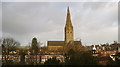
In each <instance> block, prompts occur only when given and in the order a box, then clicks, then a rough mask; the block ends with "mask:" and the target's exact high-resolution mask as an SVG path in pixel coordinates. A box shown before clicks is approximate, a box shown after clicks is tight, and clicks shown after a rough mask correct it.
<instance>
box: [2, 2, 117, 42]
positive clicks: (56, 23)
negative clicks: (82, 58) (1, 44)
mask: <svg viewBox="0 0 120 67" xmlns="http://www.w3.org/2000/svg"><path fill="white" fill-rule="evenodd" d="M68 6H69V7H70V12H71V17H72V23H73V25H74V32H75V39H77V38H81V39H82V40H83V43H84V44H85V43H91V44H95V43H98V42H99V43H100V42H105V41H106V42H111V41H112V40H117V28H116V27H117V25H118V24H117V23H118V22H117V4H116V3H114V2H113V3H112V2H68V3H67V2H13V3H9V2H8V3H3V7H2V8H3V10H2V11H3V13H2V14H3V16H2V18H3V22H2V26H3V27H2V28H3V36H4V37H5V36H11V37H13V38H15V39H17V40H18V41H20V42H21V43H22V44H23V43H28V42H30V41H31V38H32V37H34V36H36V37H37V38H38V40H40V41H42V40H43V41H47V40H64V26H65V21H66V9H67V7H68ZM110 29H112V30H111V31H110ZM105 31H106V32H109V33H110V35H109V38H106V37H103V36H108V35H107V34H106V32H105ZM101 32H103V33H101ZM94 35H95V36H94ZM98 35H99V36H98ZM113 36H115V37H113ZM103 38H104V39H105V40H104V39H103Z"/></svg>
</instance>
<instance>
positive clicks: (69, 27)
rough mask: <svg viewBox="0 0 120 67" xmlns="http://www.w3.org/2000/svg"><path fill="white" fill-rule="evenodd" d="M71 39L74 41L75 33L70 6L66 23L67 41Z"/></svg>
mask: <svg viewBox="0 0 120 67" xmlns="http://www.w3.org/2000/svg"><path fill="white" fill-rule="evenodd" d="M70 41H74V33H73V26H72V22H71V17H70V10H69V7H68V9H67V17H66V25H65V43H69V42H70Z"/></svg>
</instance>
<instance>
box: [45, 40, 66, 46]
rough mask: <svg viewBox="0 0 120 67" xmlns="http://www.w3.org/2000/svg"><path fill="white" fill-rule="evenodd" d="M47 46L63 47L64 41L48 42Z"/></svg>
mask: <svg viewBox="0 0 120 67" xmlns="http://www.w3.org/2000/svg"><path fill="white" fill-rule="evenodd" d="M47 45H48V46H63V45H64V41H48V42H47Z"/></svg>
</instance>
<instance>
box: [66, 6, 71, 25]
mask: <svg viewBox="0 0 120 67" xmlns="http://www.w3.org/2000/svg"><path fill="white" fill-rule="evenodd" d="M66 25H67V26H72V22H71V16H70V10H69V6H68V8H67V17H66Z"/></svg>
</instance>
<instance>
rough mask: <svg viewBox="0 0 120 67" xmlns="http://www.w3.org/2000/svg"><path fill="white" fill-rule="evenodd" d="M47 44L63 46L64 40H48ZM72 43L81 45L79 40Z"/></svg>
mask: <svg viewBox="0 0 120 67" xmlns="http://www.w3.org/2000/svg"><path fill="white" fill-rule="evenodd" d="M47 45H48V46H64V45H65V41H48V42H47ZM74 45H82V43H81V41H74Z"/></svg>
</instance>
